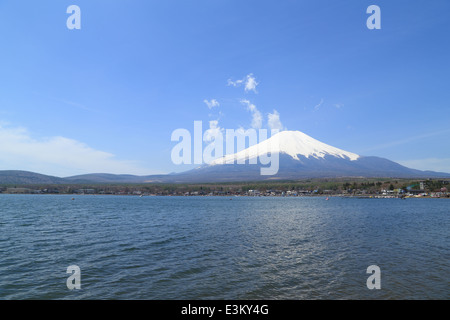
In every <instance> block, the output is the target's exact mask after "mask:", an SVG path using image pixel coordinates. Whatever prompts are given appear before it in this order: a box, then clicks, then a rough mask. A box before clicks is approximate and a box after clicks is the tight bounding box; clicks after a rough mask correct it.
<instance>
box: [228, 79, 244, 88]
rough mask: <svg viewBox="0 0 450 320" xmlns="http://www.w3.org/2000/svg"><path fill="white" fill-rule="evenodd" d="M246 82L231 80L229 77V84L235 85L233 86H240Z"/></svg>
mask: <svg viewBox="0 0 450 320" xmlns="http://www.w3.org/2000/svg"><path fill="white" fill-rule="evenodd" d="M243 83H244V80H236V81H233V80H231V79H228V85H229V86H233V87H239V86H240V85H241V84H243Z"/></svg>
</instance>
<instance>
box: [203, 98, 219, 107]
mask: <svg viewBox="0 0 450 320" xmlns="http://www.w3.org/2000/svg"><path fill="white" fill-rule="evenodd" d="M203 102H204V103H205V104H206V105H207V106H208V108H209V109H212V108H214V107H218V106H220V103H219V102H218V101H217V100H216V99H211V100H209V101H208V100H206V99H205V100H203Z"/></svg>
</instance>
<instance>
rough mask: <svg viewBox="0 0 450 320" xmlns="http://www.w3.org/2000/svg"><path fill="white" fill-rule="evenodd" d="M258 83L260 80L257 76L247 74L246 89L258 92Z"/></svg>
mask: <svg viewBox="0 0 450 320" xmlns="http://www.w3.org/2000/svg"><path fill="white" fill-rule="evenodd" d="M257 85H258V82H256V79H255V77H253V74H249V75H247V81H246V82H245V91H246V92H248V91H253V92H254V93H257V92H256V86H257Z"/></svg>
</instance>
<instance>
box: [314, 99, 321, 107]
mask: <svg viewBox="0 0 450 320" xmlns="http://www.w3.org/2000/svg"><path fill="white" fill-rule="evenodd" d="M322 105H323V98H322V99H320V102H319V103H318V104H316V105H315V106H314V110H319V109H320V107H321V106H322Z"/></svg>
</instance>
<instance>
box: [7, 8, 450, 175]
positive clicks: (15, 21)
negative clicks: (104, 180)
mask: <svg viewBox="0 0 450 320" xmlns="http://www.w3.org/2000/svg"><path fill="white" fill-rule="evenodd" d="M72 4H75V5H78V6H79V7H80V9H81V29H80V30H69V29H68V28H67V27H66V20H67V18H68V17H69V16H70V15H69V14H67V13H66V9H67V7H68V6H69V5H72ZM371 4H376V5H378V6H379V7H380V8H381V30H369V29H368V28H367V27H366V20H367V18H368V17H369V14H367V13H366V9H367V7H368V6H369V5H371ZM449 14H450V2H449V1H446V0H434V1H422V0H421V1H414V2H412V1H403V0H396V1H379V0H373V1H364V0H345V1H344V0H341V1H336V0H327V1H325V0H318V1H316V0H315V1H312V0H308V1H299V0H297V1H294V0H286V1H274V0H270V1H261V0H258V1H256V0H247V1H242V0H240V1H238V0H198V1H194V0H193V1H182V0H165V1H149V0H142V1H137V0H135V1H130V0H127V1H119V0H114V1H112V0H111V1H103V0H95V1H92V0H90V1H82V0H71V1H63V0H42V1H23V0H14V1H12V0H1V1H0V39H1V50H0V170H10V169H16V170H31V171H35V172H39V173H44V174H52V175H57V176H70V175H75V174H84V173H92V172H110V173H132V174H140V175H144V174H154V173H169V172H173V171H183V170H186V169H188V168H190V167H189V166H183V165H182V166H176V165H174V164H173V163H172V162H171V158H170V154H171V150H172V148H173V147H174V146H175V144H176V143H175V142H172V141H171V139H170V138H171V134H172V132H173V131H174V130H175V129H177V128H186V129H188V130H190V131H193V123H194V121H195V120H201V121H203V122H204V124H208V123H209V121H217V123H216V124H217V126H218V127H220V128H230V129H233V128H241V127H242V128H244V129H246V128H251V127H252V120H254V116H255V113H254V112H252V111H250V110H249V105H250V104H252V105H253V106H255V108H256V110H257V111H258V112H259V115H260V117H261V119H260V121H261V127H263V128H268V127H269V121H268V120H269V118H270V119H272V120H275V122H277V123H281V124H282V126H283V128H286V129H288V130H300V131H302V132H304V133H306V134H308V135H310V136H312V137H314V138H316V139H318V140H320V141H322V142H324V143H327V144H330V145H332V146H335V147H338V148H341V149H344V150H347V151H351V152H354V153H357V154H360V155H368V156H369V155H373V156H380V157H385V158H388V159H390V160H394V161H397V162H400V163H402V164H405V165H408V166H410V167H413V168H417V169H428V170H435V171H446V172H450V142H449V136H450V126H449V123H450V121H449V120H450V103H449V102H450V90H449V85H450V81H449V75H450V58H449V52H450V20H449V18H448V16H449ZM249 79H250V80H251V81H255V82H251V83H250V87H249V88H247V89H248V90H246V89H245V84H246V83H248V81H249ZM239 80H242V83H238V82H239ZM230 81H231V82H230ZM232 83H234V84H236V85H232ZM252 83H253V87H252V86H251V84H252ZM238 84H239V85H238ZM252 89H254V90H252ZM205 100H206V101H207V102H208V103H209V104H210V106H211V108H209V107H208V104H207V103H205ZM212 100H215V101H217V103H216V104H218V105H215V106H212V105H211V101H212ZM243 100H245V101H248V103H243V102H242V101H243Z"/></svg>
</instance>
